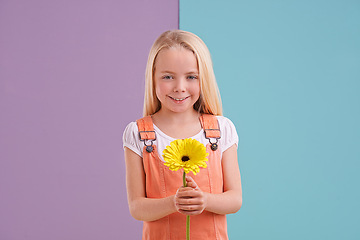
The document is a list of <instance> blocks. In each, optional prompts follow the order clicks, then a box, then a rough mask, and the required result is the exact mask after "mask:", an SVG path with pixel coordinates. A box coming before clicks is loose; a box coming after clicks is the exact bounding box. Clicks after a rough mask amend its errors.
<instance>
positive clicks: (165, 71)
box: [161, 70, 199, 74]
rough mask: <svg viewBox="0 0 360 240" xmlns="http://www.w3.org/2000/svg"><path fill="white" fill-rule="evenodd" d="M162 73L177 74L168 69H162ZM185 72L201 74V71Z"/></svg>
mask: <svg viewBox="0 0 360 240" xmlns="http://www.w3.org/2000/svg"><path fill="white" fill-rule="evenodd" d="M161 73H170V74H175V72H172V71H167V70H164V71H161ZM185 74H199V71H191V72H187V73H185Z"/></svg>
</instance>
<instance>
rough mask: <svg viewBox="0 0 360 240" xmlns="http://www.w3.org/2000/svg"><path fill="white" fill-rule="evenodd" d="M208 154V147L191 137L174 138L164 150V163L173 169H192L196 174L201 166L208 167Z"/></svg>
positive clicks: (186, 170) (186, 171)
mask: <svg viewBox="0 0 360 240" xmlns="http://www.w3.org/2000/svg"><path fill="white" fill-rule="evenodd" d="M208 155H209V154H208V153H207V152H206V147H205V146H204V145H203V144H202V143H200V142H199V141H197V140H195V139H191V138H186V139H177V140H174V141H172V142H171V143H170V146H166V148H165V149H164V151H163V157H164V160H165V163H164V164H165V166H168V167H169V169H170V170H171V171H177V170H179V169H184V172H185V173H188V172H190V171H192V172H193V173H194V174H195V175H196V174H197V173H198V172H199V171H200V167H202V168H206V167H207V165H206V161H207V160H208V159H207V156H208Z"/></svg>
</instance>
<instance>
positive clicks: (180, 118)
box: [152, 110, 201, 139]
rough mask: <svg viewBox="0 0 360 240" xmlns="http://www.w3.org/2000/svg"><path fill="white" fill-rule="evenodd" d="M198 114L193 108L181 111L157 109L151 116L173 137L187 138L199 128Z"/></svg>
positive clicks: (163, 130)
mask: <svg viewBox="0 0 360 240" xmlns="http://www.w3.org/2000/svg"><path fill="white" fill-rule="evenodd" d="M199 117H200V114H199V113H198V112H197V111H195V110H193V111H188V112H182V113H175V112H167V111H162V110H160V111H158V112H157V113H155V114H154V115H153V116H152V119H153V122H154V124H155V125H156V126H157V127H158V128H160V130H161V131H162V132H164V133H165V134H167V135H168V136H170V137H173V138H176V139H178V138H188V137H192V136H194V135H196V134H197V133H199V131H200V130H201V124H200V120H199Z"/></svg>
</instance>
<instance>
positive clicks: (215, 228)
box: [123, 30, 242, 240]
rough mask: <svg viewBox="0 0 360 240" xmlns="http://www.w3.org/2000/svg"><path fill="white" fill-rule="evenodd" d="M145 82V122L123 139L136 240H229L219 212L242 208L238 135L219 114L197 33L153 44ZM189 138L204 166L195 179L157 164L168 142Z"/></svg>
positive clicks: (209, 65)
mask: <svg viewBox="0 0 360 240" xmlns="http://www.w3.org/2000/svg"><path fill="white" fill-rule="evenodd" d="M145 77H146V82H145V101H144V118H142V119H139V120H138V121H136V122H132V123H130V124H129V125H128V126H127V127H126V129H125V131H124V136H123V142H124V149H125V162H126V187H127V194H128V203H129V209H130V213H131V215H132V216H133V217H134V218H135V219H137V220H141V221H144V225H143V239H152V240H161V239H184V238H185V231H186V230H185V226H186V215H190V216H191V221H190V239H192V240H198V239H228V236H227V227H226V216H225V215H226V214H230V213H235V212H237V211H238V210H239V209H240V207H241V204H242V192H241V180H240V172H239V166H238V161H237V144H238V136H237V133H236V130H235V127H234V125H233V123H232V122H231V121H230V120H229V119H227V118H225V117H223V116H221V115H222V107H221V100H220V94H219V91H218V87H217V84H216V80H215V76H214V73H213V68H212V62H211V58H210V53H209V51H208V49H207V47H206V45H205V44H204V42H203V41H202V40H201V39H200V38H199V37H198V36H196V35H194V34H192V33H190V32H185V31H181V30H173V31H167V32H164V33H163V34H161V35H160V37H159V38H158V39H157V40H156V41H155V43H154V44H153V46H152V48H151V50H150V54H149V58H148V62H147V66H146V76H145ZM185 138H193V139H196V140H198V141H200V142H201V143H203V144H204V145H205V146H206V147H207V152H208V153H209V156H208V159H209V160H208V162H207V165H208V167H207V168H202V169H201V170H200V172H199V173H198V174H197V175H196V176H195V175H193V174H192V173H191V172H190V173H188V174H187V177H186V182H187V187H181V185H182V173H179V172H180V171H177V172H172V171H170V170H169V169H168V168H167V167H166V166H164V164H163V162H164V160H163V158H162V152H163V150H164V149H165V147H166V146H167V145H170V142H171V141H173V140H175V139H185Z"/></svg>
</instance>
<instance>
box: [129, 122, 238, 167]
mask: <svg viewBox="0 0 360 240" xmlns="http://www.w3.org/2000/svg"><path fill="white" fill-rule="evenodd" d="M216 118H217V120H218V123H219V126H220V131H221V138H220V139H219V141H218V145H219V147H220V149H221V153H223V152H224V151H225V150H226V149H228V148H229V147H231V146H232V145H234V144H236V146H237V145H238V142H239V137H238V135H237V132H236V129H235V126H234V124H233V123H232V122H231V121H230V120H229V119H228V118H226V117H223V116H216ZM153 125H154V130H155V135H156V140H155V141H153V144H154V145H156V146H157V149H158V153H159V156H160V159H161V160H163V161H164V159H163V157H162V152H163V151H164V149H165V148H166V146H168V145H170V142H172V141H174V140H175V138H172V137H170V136H168V135H166V134H165V133H163V132H162V131H161V130H160V129H159V128H158V127H157V126H156V125H155V124H153ZM190 138H192V139H196V140H198V141H199V142H201V143H203V144H204V146H206V145H207V144H208V143H209V140H208V139H206V138H205V133H204V130H203V129H201V130H200V132H199V133H197V134H196V135H195V136H192V137H190ZM211 142H212V143H213V142H216V140H214V139H211ZM146 144H147V145H150V141H146ZM144 146H145V145H144V142H143V141H140V137H139V131H138V127H137V124H136V122H131V123H129V124H128V125H127V126H126V128H125V131H124V135H123V147H124V148H125V147H127V148H129V149H130V150H132V151H133V152H135V153H136V154H138V155H139V156H140V157H142V155H143V154H142V153H143V148H144Z"/></svg>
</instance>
